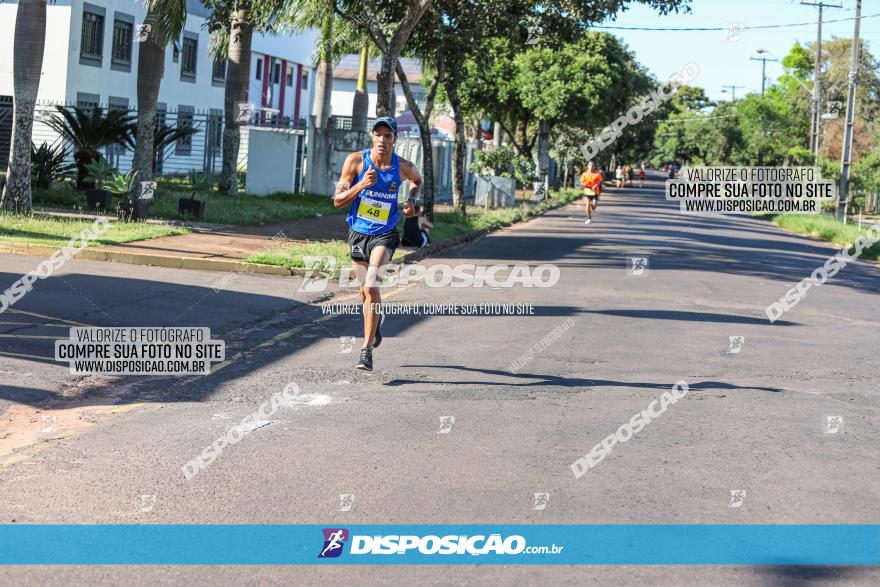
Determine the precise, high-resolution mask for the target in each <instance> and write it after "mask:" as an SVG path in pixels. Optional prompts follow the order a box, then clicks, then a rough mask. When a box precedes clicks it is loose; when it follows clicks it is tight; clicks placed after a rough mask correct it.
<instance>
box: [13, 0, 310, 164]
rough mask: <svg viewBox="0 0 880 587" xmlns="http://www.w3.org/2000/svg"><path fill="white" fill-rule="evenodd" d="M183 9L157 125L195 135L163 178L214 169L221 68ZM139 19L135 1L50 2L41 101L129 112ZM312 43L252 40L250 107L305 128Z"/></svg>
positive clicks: (199, 14)
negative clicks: (182, 128)
mask: <svg viewBox="0 0 880 587" xmlns="http://www.w3.org/2000/svg"><path fill="white" fill-rule="evenodd" d="M16 10H17V2H14V1H13V2H10V1H7V2H3V3H2V4H0V164H2V165H3V166H5V161H6V159H7V157H8V150H9V131H10V128H11V105H12V95H13V77H12V59H13V42H14V37H15V34H14V31H15V13H16ZM187 11H188V15H187V21H186V25H185V26H184V29H183V33H182V34H181V36H180V38H179V39H176V40H175V41H173V42H171V43H169V45H168V47H167V48H166V52H165V73H164V77H163V79H162V85H161V88H160V91H159V100H158V102H159V104H158V107H159V115H158V118H159V120H158V122H159V123H163V122H166V123H167V124H169V125H172V126H173V125H174V124H179V125H183V124H190V125H192V126H194V127H197V128H199V130H200V132H199V133H197V134H196V135H194V136H193V137H191V138H190V139H188V140H185V141H181V142H179V143H177V144H175V145H174V146H173V147H171V148H169V149H168V152H167V153H166V154H165V156H164V158H165V161H164V164H165V167H166V170H165V171H166V172H175V171H186V170H188V169H205V170H208V171H213V170H219V159H220V144H221V132H222V126H221V124H222V115H223V95H224V85H225V77H226V62H225V60H220V61H215V60H214V58H213V57H212V56H211V54H210V51H209V46H210V42H211V41H210V38H209V34H208V32H207V30H206V29H205V26H204V25H205V22H206V18H207V16H208V11H207V9H206V8H205V7H204V6H203V5H202V4H200V3H199V2H198V1H196V0H187ZM145 15H146V8H145V7H144V5H143V3H141V2H137V1H135V0H91V1H89V2H86V1H83V0H57V1H56V2H55V3H54V4H50V5H49V6H48V7H47V18H46V20H47V22H46V48H45V53H44V56H43V68H42V77H41V80H40V89H39V94H38V101H40V102H44V103H53V104H67V105H78V106H90V105H101V106H103V107H109V108H126V109H130V110H136V109H137V61H138V45H139V43H138V33H139V25H140V24H141V23H142V22H143V20H144V17H145ZM315 39H316V33H315V32H312V31H309V32H305V33H298V34H284V35H271V34H269V35H262V34H255V35H254V37H253V44H252V48H253V53H252V57H251V71H250V77H251V81H250V86H249V90H248V101H249V102H250V103H252V104H254V106H255V107H256V110H257V111H258V112H260V111H261V115H260V116H261V119H262V120H263V121H276V122H278V123H280V124H282V125H284V126H305V121H306V120H307V119H308V114H309V113H310V112H311V104H312V96H313V93H314V90H313V85H314V84H313V83H311V80H312V79H314V75H313V74H312V72H311V64H310V63H309V60H310V56H311V53H312V51H313V47H314V45H315ZM41 126H42V125H40V124H37V125H36V126H35V129H34V141H35V142H36V143H38V144H39V142H41V141H42V140H45V139H46V138H49V139H51V136H50V135H49V134H47V133H48V129H47V128H45V127H42V128H41ZM50 142H51V140H50ZM245 148H246V145H245ZM117 151H119V152H118V153H117V155H119V156H118V158H117V162H118V164H119V166H120V168H122V169H125V168H126V166H127V165H130V160H131V153H125V151H124V150H118V149H117ZM242 151H243V152H244V151H245V149H242ZM243 156H244V155H242V158H243Z"/></svg>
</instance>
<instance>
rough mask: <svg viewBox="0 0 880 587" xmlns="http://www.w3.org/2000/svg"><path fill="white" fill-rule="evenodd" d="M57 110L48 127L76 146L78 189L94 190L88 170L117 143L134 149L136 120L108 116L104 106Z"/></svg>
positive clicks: (128, 116)
mask: <svg viewBox="0 0 880 587" xmlns="http://www.w3.org/2000/svg"><path fill="white" fill-rule="evenodd" d="M55 109H56V110H57V112H56V113H55V114H53V115H52V117H51V118H50V119H49V120H47V121H46V125H47V126H49V128H51V129H52V130H54V131H55V132H57V133H58V134H59V135H61V138H62V139H64V140H65V141H67V142H69V143H71V144H72V145H73V160H74V162H75V163H76V170H77V172H76V187H77V189H86V188H88V187H90V185H89V182H87V181H86V177H87V176H88V174H89V172H88V170H87V169H86V166H87V165H88V164H89V163H92V162H93V161H97V160H98V159H100V158H101V151H100V149H101V147H106V146H107V145H115V144H117V143H119V144H122V145H125V146H126V147H128V148H133V147H134V144H133V141H132V134H133V133H134V131H135V124H134V117H133V116H132V115H131V114H129V113H128V111H126V110H107V111H106V113H105V111H104V109H103V108H101V107H100V106H95V107H94V108H77V107H75V106H74V107H72V108H65V107H63V106H56V107H55Z"/></svg>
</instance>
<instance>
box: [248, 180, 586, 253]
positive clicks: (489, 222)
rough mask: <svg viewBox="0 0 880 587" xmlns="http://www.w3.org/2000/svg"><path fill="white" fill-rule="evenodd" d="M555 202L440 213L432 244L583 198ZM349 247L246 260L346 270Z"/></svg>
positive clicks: (559, 194) (565, 194) (316, 247)
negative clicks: (315, 263)
mask: <svg viewBox="0 0 880 587" xmlns="http://www.w3.org/2000/svg"><path fill="white" fill-rule="evenodd" d="M550 197H551V199H550V200H549V201H545V202H539V203H531V202H525V203H523V202H520V204H519V205H518V206H517V207H515V208H499V209H495V210H484V209H483V208H478V207H471V208H470V209H469V210H468V213H467V215H466V216H461V215H458V214H453V213H438V214H435V215H434V229H433V230H432V231H431V241H432V242H433V243H434V244H438V243H440V242H442V241H444V240H446V239H449V238H453V237H456V236H460V235H464V234H467V233H470V232H477V231H481V230H486V229H491V228H498V227H501V226H510V225H511V224H514V223H516V222H521V221H523V220H525V219H527V218H529V217H530V216H534V215H536V214H540V213H541V212H544V211H546V210H548V209H550V208H553V207H556V206H558V205H560V204H567V203H570V202H572V201H574V200H576V199H578V198H580V197H581V193H580V190H577V189H564V190H559V191H555V192H552V193H551V196H550ZM398 230H399V231H401V232H402V231H403V220H402V219H401V222H400V224H399V225H398ZM413 250H414V249H411V248H403V247H401V248H398V249H397V252H396V253H395V254H394V259H392V260H394V261H396V260H399V259H400V258H401V257H403V256H404V255H406V254H408V253H410V252H412V251H413ZM348 253H349V251H348V243H347V242H345V241H343V240H330V241H321V242H310V243H300V244H296V245H293V246H289V247H279V248H277V249H274V250H271V251H266V252H262V253H257V254H255V255H252V256H250V257H248V258H247V259H245V260H246V261H250V262H252V263H263V264H265V265H279V266H282V267H288V268H294V267H304V266H305V263H304V261H303V257H304V256H306V255H314V256H325V255H326V256H331V257H335V258H336V266H337V267H344V266H346V265H348V263H349V256H348Z"/></svg>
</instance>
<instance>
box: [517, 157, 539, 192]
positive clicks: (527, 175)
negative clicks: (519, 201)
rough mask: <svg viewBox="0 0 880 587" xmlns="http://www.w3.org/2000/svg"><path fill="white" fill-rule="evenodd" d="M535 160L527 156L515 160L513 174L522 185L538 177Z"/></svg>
mask: <svg viewBox="0 0 880 587" xmlns="http://www.w3.org/2000/svg"><path fill="white" fill-rule="evenodd" d="M536 171H537V169H536V166H535V162H534V161H533V160H532V159H529V158H527V157H522V156H520V157H517V158H515V159H514V160H513V176H514V177H515V178H516V180H517V181H518V182H519V183H520V185H522V186H526V185H528V184H529V182H531V181H534V180H536V179H538V176H537V175H536Z"/></svg>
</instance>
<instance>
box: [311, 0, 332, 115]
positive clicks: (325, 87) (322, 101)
mask: <svg viewBox="0 0 880 587" xmlns="http://www.w3.org/2000/svg"><path fill="white" fill-rule="evenodd" d="M331 10H332V9H331ZM331 10H328V11H327V13H326V14H325V16H324V22H323V25H322V27H321V40H320V42H321V61H320V63H318V71H317V74H316V75H315V78H316V79H315V106H314V109H313V114H314V115H315V128H320V129H325V128H327V126H328V123H327V120H328V119H329V118H330V97H331V95H332V92H333V12H332V11H331Z"/></svg>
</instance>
